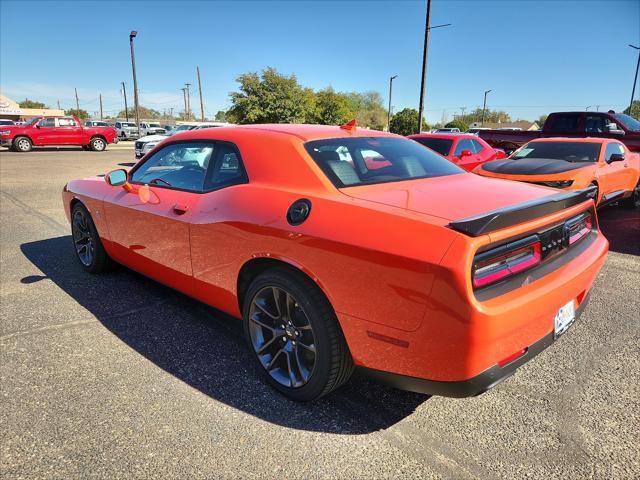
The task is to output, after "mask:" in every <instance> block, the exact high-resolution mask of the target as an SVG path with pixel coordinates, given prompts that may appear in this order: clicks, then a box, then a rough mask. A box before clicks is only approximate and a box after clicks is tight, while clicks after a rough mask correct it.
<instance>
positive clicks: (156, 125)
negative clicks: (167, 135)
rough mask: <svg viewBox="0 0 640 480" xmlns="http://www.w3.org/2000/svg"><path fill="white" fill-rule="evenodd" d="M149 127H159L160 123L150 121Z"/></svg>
mask: <svg viewBox="0 0 640 480" xmlns="http://www.w3.org/2000/svg"><path fill="white" fill-rule="evenodd" d="M149 127H151V128H160V124H159V123H150V124H149Z"/></svg>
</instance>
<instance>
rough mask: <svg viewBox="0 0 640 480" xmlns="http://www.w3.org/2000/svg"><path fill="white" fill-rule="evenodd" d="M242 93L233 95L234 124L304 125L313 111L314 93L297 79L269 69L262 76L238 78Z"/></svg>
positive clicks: (245, 75)
mask: <svg viewBox="0 0 640 480" xmlns="http://www.w3.org/2000/svg"><path fill="white" fill-rule="evenodd" d="M237 81H238V83H239V84H240V91H239V92H231V93H230V97H231V103H232V106H231V108H230V109H229V112H228V114H229V115H230V117H231V118H232V119H233V120H234V121H235V123H304V122H305V121H307V119H308V118H309V117H310V116H311V114H312V112H313V110H314V103H315V102H314V97H313V91H312V90H310V89H305V88H303V87H302V86H301V85H300V84H299V83H298V80H297V79H296V76H295V75H290V76H286V75H281V74H279V73H278V72H277V71H276V69H274V68H271V67H269V68H266V69H265V70H263V71H262V74H261V75H258V74H257V73H255V72H251V73H244V74H242V75H240V76H239V77H238V78H237Z"/></svg>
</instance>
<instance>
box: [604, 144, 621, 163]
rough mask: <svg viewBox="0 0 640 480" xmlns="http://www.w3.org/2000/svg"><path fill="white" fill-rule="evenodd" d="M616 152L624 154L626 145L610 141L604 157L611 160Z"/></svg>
mask: <svg viewBox="0 0 640 480" xmlns="http://www.w3.org/2000/svg"><path fill="white" fill-rule="evenodd" d="M616 153H622V154H624V147H623V146H622V144H620V143H609V144H607V149H606V150H605V151H604V159H605V160H606V161H607V162H608V161H609V160H611V155H614V154H616Z"/></svg>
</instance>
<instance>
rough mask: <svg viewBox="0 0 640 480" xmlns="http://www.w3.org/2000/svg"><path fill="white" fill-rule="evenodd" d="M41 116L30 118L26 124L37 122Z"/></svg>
mask: <svg viewBox="0 0 640 480" xmlns="http://www.w3.org/2000/svg"><path fill="white" fill-rule="evenodd" d="M40 118H41V117H33V118H32V119H31V120H29V121H28V122H27V123H25V125H33V124H34V123H36V122H37V121H38V120H40Z"/></svg>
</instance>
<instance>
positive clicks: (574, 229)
mask: <svg viewBox="0 0 640 480" xmlns="http://www.w3.org/2000/svg"><path fill="white" fill-rule="evenodd" d="M569 228H570V229H569V245H573V244H574V243H576V242H577V241H578V240H580V239H582V238H583V237H585V236H586V235H588V234H589V232H590V231H591V229H592V228H593V220H592V218H591V215H590V214H589V215H587V216H586V217H584V218H583V219H582V220H580V221H579V222H577V223H575V224H574V225H572V226H571V227H569Z"/></svg>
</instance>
